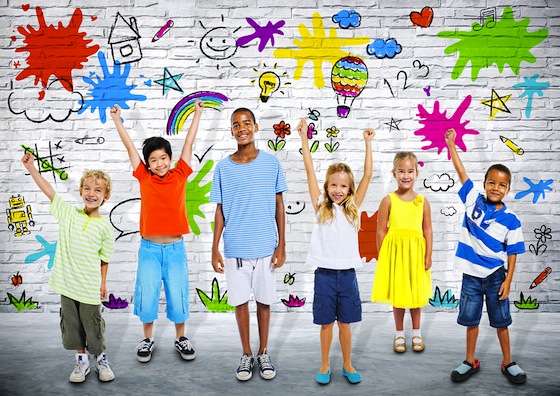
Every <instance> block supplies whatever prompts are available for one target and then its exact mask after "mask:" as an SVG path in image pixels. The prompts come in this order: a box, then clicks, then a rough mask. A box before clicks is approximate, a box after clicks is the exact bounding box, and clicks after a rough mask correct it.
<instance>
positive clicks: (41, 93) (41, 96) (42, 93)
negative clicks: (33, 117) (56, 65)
mask: <svg viewBox="0 0 560 396" xmlns="http://www.w3.org/2000/svg"><path fill="white" fill-rule="evenodd" d="M43 99H45V91H39V100H43Z"/></svg>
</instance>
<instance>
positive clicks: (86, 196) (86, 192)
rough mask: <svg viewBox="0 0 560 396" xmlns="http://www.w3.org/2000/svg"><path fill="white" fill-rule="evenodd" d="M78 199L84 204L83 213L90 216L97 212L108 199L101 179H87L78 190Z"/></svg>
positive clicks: (105, 186) (103, 181) (107, 193)
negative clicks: (80, 198)
mask: <svg viewBox="0 0 560 396" xmlns="http://www.w3.org/2000/svg"><path fill="white" fill-rule="evenodd" d="M80 197H82V201H83V202H84V211H85V212H86V213H87V214H88V215H90V214H91V213H94V212H96V211H98V210H99V207H100V206H101V205H103V203H104V202H105V201H106V200H108V199H109V192H108V191H107V184H106V183H105V180H103V179H95V178H93V177H87V178H85V179H84V180H83V184H82V187H81V188H80Z"/></svg>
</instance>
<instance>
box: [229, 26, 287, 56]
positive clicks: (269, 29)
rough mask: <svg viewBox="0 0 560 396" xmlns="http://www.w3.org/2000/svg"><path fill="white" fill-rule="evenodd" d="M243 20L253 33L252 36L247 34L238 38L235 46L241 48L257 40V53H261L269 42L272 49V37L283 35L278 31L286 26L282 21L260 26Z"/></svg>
mask: <svg viewBox="0 0 560 396" xmlns="http://www.w3.org/2000/svg"><path fill="white" fill-rule="evenodd" d="M245 20H246V21H247V23H248V24H249V25H250V26H251V27H252V28H253V29H254V32H253V33H252V34H248V35H246V36H243V37H239V38H238V39H237V41H236V42H235V44H236V45H237V46H238V47H243V46H245V45H246V44H249V43H250V42H251V41H253V40H257V39H258V40H260V41H259V47H258V51H259V52H263V51H264V49H265V48H266V45H267V44H268V42H270V45H271V46H272V47H274V35H275V34H278V35H281V36H283V35H284V32H283V31H282V30H280V28H281V27H282V26H284V25H285V24H286V22H285V21H283V20H281V21H278V22H276V23H272V22H271V21H268V22H267V24H266V26H260V25H259V24H258V23H257V22H255V21H254V20H253V19H251V18H245Z"/></svg>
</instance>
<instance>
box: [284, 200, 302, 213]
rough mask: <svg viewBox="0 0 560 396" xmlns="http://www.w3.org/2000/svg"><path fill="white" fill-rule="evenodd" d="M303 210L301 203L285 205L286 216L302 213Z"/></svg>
mask: <svg viewBox="0 0 560 396" xmlns="http://www.w3.org/2000/svg"><path fill="white" fill-rule="evenodd" d="M304 209H305V202H303V201H296V203H295V204H294V203H291V204H289V205H286V214H288V215H297V214H300V213H301V212H303V210H304Z"/></svg>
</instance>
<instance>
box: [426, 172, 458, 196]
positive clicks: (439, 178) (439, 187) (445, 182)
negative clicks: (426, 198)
mask: <svg viewBox="0 0 560 396" xmlns="http://www.w3.org/2000/svg"><path fill="white" fill-rule="evenodd" d="M454 185H455V180H453V179H452V178H451V176H449V174H448V173H442V174H441V175H437V174H436V175H432V176H430V177H429V178H428V179H424V187H425V188H429V189H430V190H432V191H433V192H439V191H447V190H449V189H450V188H451V187H453V186H454Z"/></svg>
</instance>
